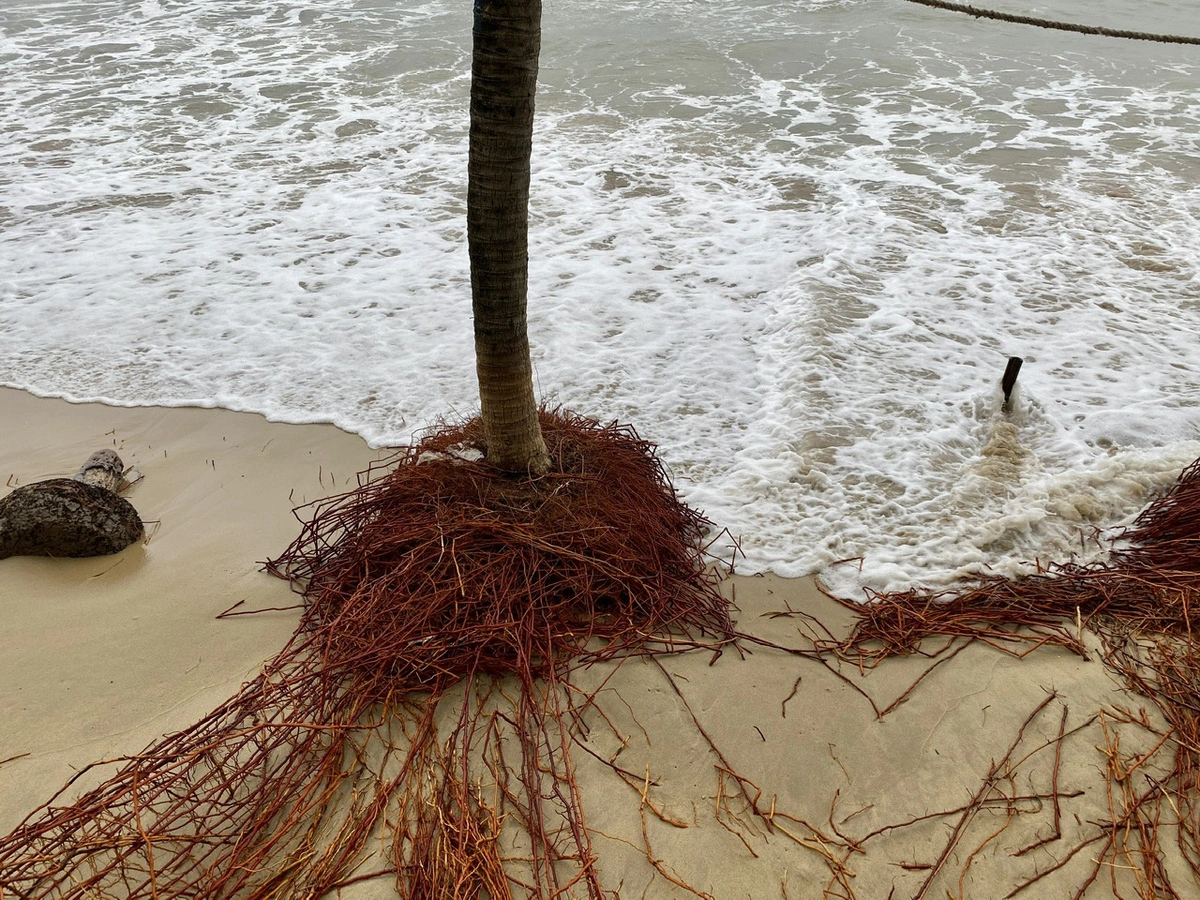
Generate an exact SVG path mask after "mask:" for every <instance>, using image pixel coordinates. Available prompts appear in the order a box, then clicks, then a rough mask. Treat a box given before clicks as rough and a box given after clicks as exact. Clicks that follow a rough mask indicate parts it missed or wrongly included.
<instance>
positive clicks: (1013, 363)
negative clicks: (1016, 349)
mask: <svg viewBox="0 0 1200 900" xmlns="http://www.w3.org/2000/svg"><path fill="white" fill-rule="evenodd" d="M1023 362H1025V360H1023V359H1022V358H1021V357H1019V356H1010V357H1009V358H1008V365H1007V366H1005V367H1004V377H1003V378H1001V379H1000V387H1001V388H1002V389H1003V391H1004V411H1005V412H1010V411H1011V410H1012V392H1013V388H1015V387H1016V386H1017V374H1018V373H1019V372H1020V371H1021V363H1023Z"/></svg>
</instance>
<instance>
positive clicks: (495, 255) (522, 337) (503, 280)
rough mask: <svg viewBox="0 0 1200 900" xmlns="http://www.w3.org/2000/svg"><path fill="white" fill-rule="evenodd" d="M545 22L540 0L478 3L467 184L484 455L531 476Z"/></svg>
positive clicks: (536, 455)
mask: <svg viewBox="0 0 1200 900" xmlns="http://www.w3.org/2000/svg"><path fill="white" fill-rule="evenodd" d="M541 20H542V4H541V0H475V27H474V48H473V53H472V62H471V140H470V156H469V162H468V180H467V243H468V246H469V249H470V256H471V301H472V310H473V313H474V320H475V366H476V372H477V374H478V377H479V400H480V406H481V413H482V417H483V431H484V441H485V443H486V444H487V458H488V461H489V462H490V463H492V464H493V465H496V466H499V467H500V468H502V469H505V470H507V471H510V472H528V473H530V474H532V475H540V474H543V473H544V472H545V471H546V470H547V469H548V468H549V465H550V458H549V455H548V454H547V452H546V444H545V442H544V441H543V439H542V432H541V427H540V425H539V424H538V407H537V399H536V397H535V396H534V391H533V365H532V363H531V361H530V357H529V334H528V328H527V319H526V302H527V296H528V284H529V241H528V237H529V158H530V154H531V152H532V149H533V109H534V94H535V92H536V90H537V70H538V53H539V51H540V50H541Z"/></svg>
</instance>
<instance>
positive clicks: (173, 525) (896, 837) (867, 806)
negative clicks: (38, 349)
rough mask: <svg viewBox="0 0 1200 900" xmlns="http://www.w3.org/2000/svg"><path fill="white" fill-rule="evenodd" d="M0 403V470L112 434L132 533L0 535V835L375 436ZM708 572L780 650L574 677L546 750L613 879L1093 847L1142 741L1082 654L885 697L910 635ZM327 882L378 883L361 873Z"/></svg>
mask: <svg viewBox="0 0 1200 900" xmlns="http://www.w3.org/2000/svg"><path fill="white" fill-rule="evenodd" d="M0 422H3V423H4V427H3V432H4V434H5V438H4V440H3V442H2V444H0V478H3V479H5V481H6V486H7V488H12V487H15V486H18V485H22V484H28V483H30V482H33V481H37V480H40V479H44V478H50V477H56V476H64V475H69V474H71V473H72V472H74V471H75V469H76V468H77V467H78V466H79V464H80V463H81V462H82V461H83V460H84V459H85V458H86V457H87V456H88V455H89V454H90V453H92V452H93V451H94V450H97V449H103V448H111V449H114V450H116V451H117V452H118V453H119V454H120V455H121V457H122V458H123V460H124V461H125V463H126V465H129V466H135V467H136V468H137V470H138V471H139V472H140V473H141V475H142V476H143V478H142V479H141V480H140V481H138V482H137V483H136V484H135V485H134V486H133V487H132V488H131V489H130V490H129V491H128V492H127V493H126V497H127V498H128V499H129V500H130V501H131V502H132V503H133V504H134V505H135V507H137V509H138V510H139V512H140V514H141V516H142V518H143V519H144V520H145V521H146V523H147V531H148V539H147V540H146V541H145V542H144V543H142V544H139V545H135V546H133V547H130V548H129V549H127V550H125V551H124V552H122V553H120V554H116V555H114V556H108V557H100V558H94V559H83V560H54V559H43V558H11V559H6V560H0V641H2V646H3V648H4V649H3V652H0V723H2V724H0V834H7V833H8V832H9V831H11V830H12V829H13V828H14V827H16V826H17V825H18V824H19V823H20V822H21V821H22V819H24V818H25V816H26V815H28V814H29V813H31V812H32V811H33V810H34V809H35V808H37V807H38V806H40V805H41V804H43V803H45V802H47V801H48V800H49V799H50V798H51V797H52V796H53V795H54V793H55V792H56V791H57V790H58V789H59V788H61V787H62V786H63V784H64V783H65V782H66V781H67V780H68V779H70V778H71V777H72V776H73V775H74V774H75V773H76V772H78V771H79V770H80V769H82V768H84V767H85V766H87V765H88V764H90V763H92V762H95V761H97V760H101V759H111V758H114V757H119V756H123V755H130V754H137V753H138V752H139V751H141V750H143V749H144V748H145V747H147V746H148V745H150V744H152V743H153V742H154V741H155V740H157V739H158V738H159V737H161V736H162V735H164V734H167V733H170V732H173V731H176V730H179V729H181V728H185V727H186V726H188V725H189V724H191V723H193V722H195V721H197V720H198V719H199V718H200V717H201V716H203V715H204V714H205V713H206V712H208V711H209V710H210V709H212V708H214V707H215V706H217V705H218V704H219V703H221V701H223V700H225V699H226V698H227V697H229V696H231V695H232V694H233V693H234V692H236V690H237V689H238V687H239V686H240V685H241V684H243V683H244V682H245V681H246V680H247V679H249V678H251V677H252V676H253V675H254V674H255V673H256V672H257V671H258V669H259V667H260V666H261V665H262V664H263V663H264V662H265V661H266V660H269V659H270V658H271V657H272V656H273V655H274V654H275V653H276V652H277V651H278V650H279V649H280V648H281V647H282V646H283V645H284V644H285V643H286V641H287V640H288V638H289V637H290V636H291V634H292V632H293V630H294V628H295V626H296V623H297V620H298V617H299V613H298V611H297V610H296V609H295V608H293V609H291V610H283V611H275V612H266V613H262V614H259V615H253V616H244V617H238V618H227V619H217V618H216V617H217V615H218V614H219V613H220V612H221V611H222V610H225V609H227V608H229V607H231V606H232V605H234V604H236V603H239V602H242V601H245V604H246V606H248V607H253V608H264V607H288V606H293V607H294V605H295V603H296V602H297V597H296V595H294V594H293V593H292V592H291V591H290V590H289V587H288V585H287V584H286V583H284V582H283V581H281V580H279V579H277V578H274V577H271V576H269V575H267V574H265V573H264V572H263V571H262V570H261V562H262V561H263V560H264V559H266V558H268V557H270V556H274V555H277V554H278V553H279V552H280V551H281V550H282V549H283V548H284V547H285V546H287V544H288V543H289V542H290V541H291V540H292V539H293V538H294V537H295V536H296V534H297V531H298V523H297V521H296V518H295V517H294V515H293V513H292V509H293V508H294V507H296V506H298V505H300V504H302V503H305V502H308V501H312V500H315V499H318V498H320V497H323V496H326V495H329V494H333V493H338V492H341V491H344V490H346V489H347V488H349V487H351V486H353V485H354V484H355V483H356V482H355V473H356V472H358V471H359V470H362V469H364V468H366V466H367V465H368V464H370V463H371V462H372V461H374V460H376V459H379V458H381V457H385V456H386V455H387V452H386V451H376V450H373V449H371V448H370V447H368V446H367V445H366V444H365V443H364V442H363V441H362V440H361V439H360V438H358V437H356V436H354V435H350V434H347V433H345V432H342V431H339V430H338V429H336V428H333V427H332V426H321V425H309V426H294V425H282V424H274V423H270V422H267V421H266V420H265V419H263V418H262V417H259V416H255V415H249V414H239V413H231V412H227V411H223V410H202V409H158V408H137V409H125V408H114V407H107V406H101V405H95V404H86V405H75V404H69V403H66V402H64V401H59V400H46V399H40V398H36V397H33V396H30V395H28V394H25V393H22V392H19V391H13V390H8V389H3V390H0ZM647 437H651V438H652V437H653V436H652V435H648V436H647ZM668 464H669V460H668ZM2 493H4V492H0V494H2ZM724 589H725V590H726V591H727V592H728V596H730V597H731V599H732V600H733V601H734V603H735V604H736V608H737V612H736V614H735V620H736V622H737V624H738V627H739V629H740V630H741V631H743V632H745V633H747V634H749V635H753V636H755V637H758V638H762V639H763V640H765V641H768V642H772V643H776V644H779V645H782V646H785V647H790V648H794V649H796V650H797V651H801V652H800V653H788V652H785V651H782V650H778V649H772V648H769V647H763V646H758V647H755V646H753V645H751V644H748V643H747V644H744V645H743V647H742V649H741V652H740V653H739V652H734V651H733V650H731V649H726V651H725V652H724V653H723V654H721V656H720V658H719V659H715V660H714V655H713V654H712V653H708V652H698V651H693V652H690V653H685V654H680V655H673V656H670V657H665V658H662V659H661V660H659V661H657V662H656V661H654V660H646V659H632V660H627V661H625V662H623V663H621V664H620V665H615V664H605V665H598V666H595V667H593V668H592V669H588V670H586V671H584V672H581V673H579V675H578V681H579V683H580V686H581V687H583V688H585V689H598V690H599V693H598V694H597V698H598V701H597V707H598V709H599V710H602V712H603V714H604V715H603V719H604V723H603V725H601V723H600V722H599V721H597V722H596V723H593V724H594V725H595V727H594V728H593V729H592V730H590V731H589V732H588V735H587V737H586V738H585V739H584V743H586V744H587V745H588V747H589V749H590V752H579V753H576V754H574V755H573V756H572V762H573V764H574V766H575V767H576V777H577V779H578V781H579V784H580V786H581V789H582V793H583V797H584V812H585V814H586V822H587V827H588V829H589V833H590V835H591V839H592V844H593V847H594V849H595V851H596V853H597V856H598V862H597V871H598V873H599V876H600V881H601V883H602V884H603V885H604V886H605V889H606V890H607V891H611V892H613V896H620V897H631V898H636V897H650V898H656V897H676V896H679V897H682V896H694V895H696V894H697V893H698V894H699V895H700V896H711V897H715V898H743V897H751V898H766V897H785V898H786V897H791V898H822V897H857V898H863V900H866V898H888V897H895V898H910V897H911V898H916V897H930V898H933V897H937V898H943V897H947V896H950V897H960V898H982V900H990V898H997V900H998V898H1002V897H1007V896H1009V895H1010V894H1012V892H1013V891H1014V890H1015V889H1017V888H1019V887H1020V886H1021V885H1023V884H1025V883H1026V882H1029V881H1030V880H1031V879H1033V878H1034V877H1035V876H1037V875H1038V874H1039V873H1042V872H1046V871H1047V870H1050V869H1052V868H1053V867H1055V866H1056V865H1058V864H1059V863H1061V862H1062V861H1063V860H1065V859H1067V858H1068V856H1070V857H1071V858H1070V861H1069V862H1067V863H1066V864H1065V865H1062V866H1061V868H1058V869H1056V870H1055V871H1053V872H1052V873H1051V874H1049V875H1046V876H1045V877H1044V878H1042V879H1041V880H1038V881H1036V882H1035V883H1033V884H1031V885H1030V886H1029V887H1028V888H1027V889H1025V890H1022V891H1020V892H1018V893H1016V894H1015V896H1017V897H1029V898H1040V897H1070V896H1072V895H1073V894H1074V893H1075V891H1076V890H1077V889H1078V888H1079V886H1080V885H1081V884H1083V883H1084V881H1085V880H1086V879H1087V878H1088V877H1089V875H1090V874H1091V873H1092V872H1093V870H1094V869H1096V864H1095V862H1094V860H1095V859H1096V858H1097V856H1098V854H1099V849H1098V845H1092V846H1090V847H1084V848H1083V849H1082V850H1079V851H1078V852H1075V854H1074V855H1073V856H1071V854H1072V852H1073V851H1076V848H1078V847H1079V846H1080V845H1081V844H1082V842H1083V841H1085V840H1087V839H1089V838H1090V837H1092V836H1093V835H1094V834H1097V833H1099V831H1102V830H1103V828H1102V826H1103V823H1104V822H1106V821H1109V817H1110V812H1109V811H1110V803H1111V802H1112V798H1111V797H1110V790H1111V787H1112V784H1113V781H1111V780H1110V778H1109V777H1108V771H1109V766H1112V765H1116V764H1118V763H1119V762H1120V761H1121V760H1127V759H1130V758H1133V757H1135V756H1137V755H1139V754H1142V753H1145V752H1146V751H1148V750H1150V749H1151V748H1152V747H1153V746H1154V741H1153V740H1152V739H1151V738H1150V737H1149V736H1148V734H1147V733H1146V732H1145V731H1144V730H1142V729H1138V728H1135V727H1130V726H1122V725H1120V724H1119V723H1118V722H1117V721H1116V718H1115V715H1114V710H1123V711H1124V712H1125V713H1128V714H1130V715H1132V716H1135V717H1136V716H1138V715H1140V711H1141V710H1145V715H1146V716H1148V717H1149V720H1150V721H1151V722H1153V721H1157V720H1156V719H1155V716H1156V711H1155V710H1154V708H1153V706H1152V704H1151V703H1150V702H1149V701H1147V700H1146V699H1145V698H1142V697H1139V696H1137V695H1135V694H1132V693H1129V692H1127V691H1126V690H1124V689H1123V688H1122V686H1121V685H1120V684H1118V683H1117V682H1116V681H1115V680H1114V678H1113V677H1112V676H1110V674H1109V673H1108V671H1107V670H1106V669H1105V667H1104V665H1103V664H1102V663H1101V662H1099V661H1098V660H1097V658H1096V655H1095V654H1092V657H1093V658H1092V659H1091V660H1090V661H1085V660H1082V659H1080V658H1079V657H1078V656H1075V655H1072V654H1070V653H1068V652H1066V651H1065V650H1061V649H1057V648H1045V649H1043V650H1038V651H1035V652H1033V653H1031V654H1030V655H1029V656H1027V657H1026V658H1024V659H1019V658H1016V657H1014V656H1013V655H1010V654H1007V653H1005V652H1003V651H1001V650H999V649H997V648H994V647H990V646H986V645H984V644H982V643H978V642H977V643H974V644H972V645H970V646H968V647H966V648H965V649H964V650H962V652H959V653H957V654H956V655H954V656H953V657H952V658H946V657H942V658H940V659H941V660H944V661H940V662H939V664H938V665H937V667H936V668H934V669H933V671H931V672H929V674H928V675H927V676H926V677H924V679H923V680H922V681H921V683H920V684H919V685H918V686H917V687H916V688H915V689H914V690H912V691H911V693H909V694H907V695H906V691H907V690H908V689H909V687H910V686H911V685H912V684H913V683H914V682H915V681H916V680H917V679H918V678H920V677H921V676H922V674H923V673H924V672H925V671H926V670H927V669H929V667H930V661H929V660H928V659H926V658H924V657H921V656H914V657H906V658H901V659H890V660H887V661H885V662H884V663H882V664H881V665H880V666H879V667H878V668H876V669H873V670H861V671H860V669H859V668H857V667H856V666H854V665H853V664H852V663H851V662H850V661H846V660H838V659H836V658H833V657H832V656H827V657H824V658H817V657H816V656H815V655H814V654H812V653H811V652H810V651H811V649H812V647H813V640H814V638H815V639H824V638H826V637H827V636H828V635H832V636H833V637H838V636H841V635H844V634H845V633H846V630H847V628H848V627H849V625H850V624H851V622H852V620H853V616H852V614H851V613H850V612H849V611H847V610H846V609H845V608H843V607H842V606H841V605H839V604H838V603H836V602H834V601H833V600H831V599H830V598H828V597H826V596H824V595H823V594H822V593H821V592H820V591H819V590H818V588H817V586H816V585H815V583H814V582H813V581H812V580H811V579H792V580H786V579H781V578H777V577H774V576H769V575H768V576H742V575H738V576H734V577H730V578H728V579H727V580H726V581H725V582H724ZM940 643H944V641H942V642H940ZM940 643H939V642H936V641H935V642H933V644H937V645H938V646H940ZM931 646H932V644H931ZM806 654H807V655H806ZM660 663H661V664H660ZM613 668H615V669H616V671H615V672H614V671H612V670H613ZM901 697H905V699H903V700H902V702H900V703H898V704H895V705H894V701H896V700H897V699H898V698H901ZM1117 734H1120V743H1119V747H1117V746H1115V744H1114V741H1115V736H1116V735H1117ZM1106 748H1107V751H1106ZM605 760H607V761H608V763H611V762H612V761H614V760H617V761H619V766H620V768H621V769H623V770H624V771H626V772H628V773H637V774H638V775H640V776H643V779H642V780H641V782H640V783H638V782H637V781H636V780H632V779H629V778H626V779H622V778H620V777H617V775H616V774H615V771H614V769H613V768H612V766H611V765H610V764H608V763H606V762H605ZM108 771H111V770H110V769H105V768H101V769H95V770H92V771H91V772H89V773H88V774H87V776H86V777H85V778H83V779H80V780H79V781H78V782H76V783H75V784H73V785H72V786H71V788H70V789H69V790H68V792H67V793H66V794H65V795H64V796H63V797H62V798H60V800H59V801H58V802H59V803H65V802H68V801H69V799H70V797H71V796H72V795H75V794H78V793H79V792H80V791H82V790H84V789H86V788H88V787H91V786H93V785H94V784H95V783H98V781H99V780H100V779H101V776H102V775H103V774H105V773H106V772H108ZM1143 787H1145V786H1144V785H1141V786H1139V790H1140V789H1142V788H1143ZM1056 827H1057V830H1058V832H1059V836H1058V837H1055V831H1056ZM1118 840H1120V838H1118ZM1131 846H1132V845H1131ZM1160 850H1161V855H1162V860H1163V864H1164V865H1165V866H1166V867H1167V868H1168V870H1169V871H1170V872H1171V873H1172V875H1173V879H1174V883H1175V885H1176V887H1177V888H1178V889H1179V891H1180V895H1181V896H1197V894H1196V893H1194V892H1196V891H1200V885H1197V884H1196V883H1195V881H1194V880H1192V876H1191V875H1190V873H1188V871H1187V869H1186V867H1185V866H1183V865H1182V860H1181V859H1180V858H1179V851H1178V849H1177V847H1176V844H1175V832H1174V830H1173V829H1172V828H1171V827H1169V824H1168V823H1163V827H1162V840H1161V847H1160ZM1130 865H1131V868H1124V867H1123V866H1122V865H1117V864H1108V863H1106V864H1103V865H1102V866H1101V871H1100V874H1099V876H1098V877H1096V878H1095V880H1094V882H1093V883H1092V884H1091V886H1090V887H1089V888H1088V891H1087V893H1086V896H1087V897H1113V896H1125V897H1135V896H1141V895H1140V894H1139V893H1138V891H1137V884H1138V872H1137V871H1136V867H1133V864H1132V863H1131V864H1130ZM363 871H368V869H363ZM3 876H4V873H3V872H0V886H2V885H3V881H4V877H3ZM685 885H686V887H685ZM340 893H341V895H342V896H346V897H359V896H363V897H365V896H379V897H386V896H389V895H393V888H392V885H391V881H390V879H388V878H386V877H382V878H378V879H373V880H367V881H362V882H359V883H357V884H355V885H354V886H353V887H351V888H347V889H345V890H344V891H341V892H340ZM0 896H3V889H2V887H0Z"/></svg>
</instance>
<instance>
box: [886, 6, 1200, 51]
mask: <svg viewBox="0 0 1200 900" xmlns="http://www.w3.org/2000/svg"><path fill="white" fill-rule="evenodd" d="M907 2H909V3H916V4H918V5H920V6H930V7H933V8H934V9H946V10H949V11H950V12H958V13H966V14H967V15H969V16H974V17H975V18H977V19H995V20H996V21H998V22H1013V23H1015V24H1017V25H1034V26H1036V27H1038V28H1051V29H1054V30H1055V31H1074V32H1075V33H1076V34H1098V35H1100V36H1102V37H1114V38H1126V39H1128V40H1131V41H1156V42H1157V43H1160V44H1200V37H1185V36H1183V35H1178V34H1152V33H1150V32H1147V31H1124V30H1122V29H1119V28H1105V27H1103V26H1101V25H1077V24H1075V23H1073V22H1055V21H1052V20H1050V19H1039V18H1037V17H1036V16H1018V15H1015V14H1013V13H1005V12H997V11H996V10H992V9H980V8H979V7H977V6H970V5H969V4H966V3H952V2H950V0H907Z"/></svg>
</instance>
